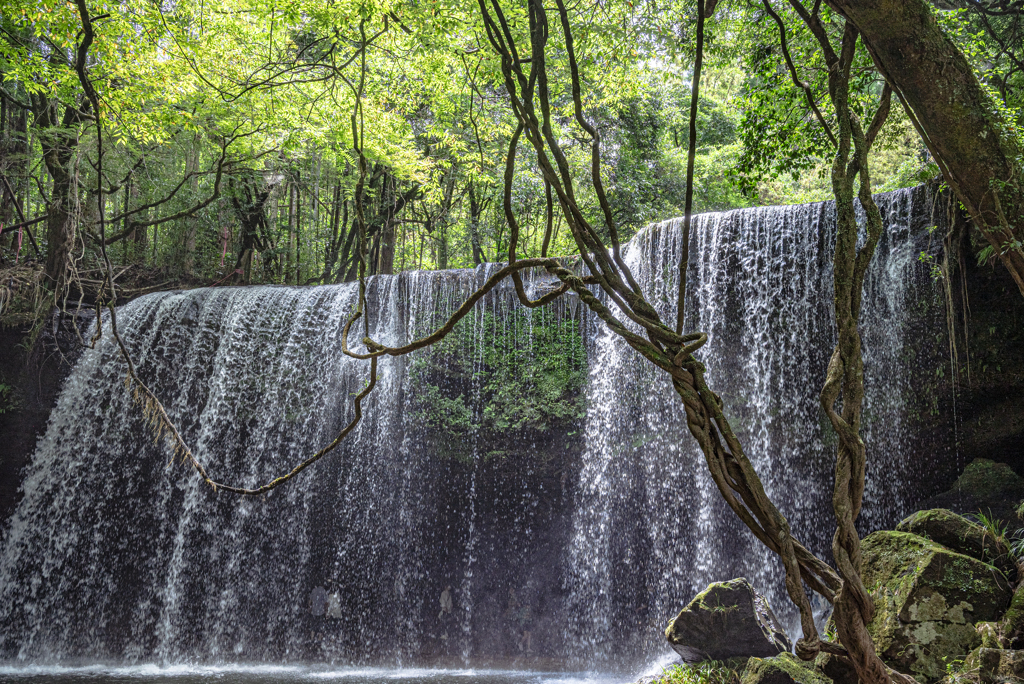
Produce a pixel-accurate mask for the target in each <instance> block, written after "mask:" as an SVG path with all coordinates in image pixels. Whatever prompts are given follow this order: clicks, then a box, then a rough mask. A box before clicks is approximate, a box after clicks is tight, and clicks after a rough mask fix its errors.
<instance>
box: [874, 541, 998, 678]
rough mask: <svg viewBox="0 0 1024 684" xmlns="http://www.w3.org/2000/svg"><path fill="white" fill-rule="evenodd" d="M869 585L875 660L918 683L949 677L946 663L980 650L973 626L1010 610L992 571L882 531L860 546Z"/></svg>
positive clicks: (929, 544)
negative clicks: (907, 675)
mask: <svg viewBox="0 0 1024 684" xmlns="http://www.w3.org/2000/svg"><path fill="white" fill-rule="evenodd" d="M861 551H862V553H863V565H862V569H861V576H862V578H863V580H864V586H865V587H866V588H867V589H868V591H870V592H871V596H872V598H873V599H874V602H875V617H874V619H873V620H872V621H871V624H869V625H868V631H869V632H870V633H871V637H872V640H873V641H874V642H875V648H876V649H877V651H878V654H879V655H880V656H881V657H882V660H884V661H885V662H886V663H888V664H889V665H890V666H891V667H893V668H895V669H897V670H899V671H901V672H905V673H907V674H910V675H913V676H914V677H916V678H917V679H918V681H922V682H926V681H935V680H937V679H940V678H941V677H942V676H943V675H945V673H946V666H945V660H944V659H946V658H950V657H956V656H960V657H963V656H966V655H967V654H968V653H970V652H971V651H972V650H973V649H974V648H976V647H977V646H979V645H980V644H981V636H980V635H979V634H978V631H977V630H976V629H975V627H974V623H977V622H985V621H994V620H998V619H999V618H1000V617H1001V616H1002V614H1003V612H1004V611H1005V610H1006V608H1007V606H1008V605H1009V603H1010V597H1011V591H1010V587H1009V583H1008V582H1007V580H1006V577H1005V576H1004V575H1003V573H1002V572H1000V571H999V570H998V569H996V568H995V567H993V566H991V565H988V564H987V563H983V562H982V561H979V560H977V559H975V558H971V557H969V556H964V555H962V554H959V553H954V552H953V551H950V550H949V549H947V548H945V547H944V546H939V545H938V544H936V543H935V542H933V541H930V540H928V539H925V538H924V537H919V536H917V535H914V534H909V533H906V532H890V531H882V532H875V533H874V534H871V535H868V536H867V537H866V538H865V539H864V541H863V542H862V544H861Z"/></svg>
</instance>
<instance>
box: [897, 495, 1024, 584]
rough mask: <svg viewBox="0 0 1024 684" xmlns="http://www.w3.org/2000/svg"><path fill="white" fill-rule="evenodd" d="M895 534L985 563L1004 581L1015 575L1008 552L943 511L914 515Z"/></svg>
mask: <svg viewBox="0 0 1024 684" xmlns="http://www.w3.org/2000/svg"><path fill="white" fill-rule="evenodd" d="M896 530H897V531H899V532H910V533H911V534H916V535H918V536H919V537H925V538H927V539H931V540H932V541H933V542H935V543H937V544H941V545H942V546H945V547H946V548H947V549H950V550H952V551H956V552H957V553H962V554H963V555H965V556H970V557H971V558H977V559H978V560H980V561H985V562H986V563H988V564H989V565H994V566H996V567H997V568H999V569H1000V570H1002V571H1003V574H1005V575H1006V576H1007V577H1011V578H1012V577H1013V576H1014V575H1015V574H1016V571H1015V569H1014V565H1013V561H1012V560H1011V559H1010V550H1009V549H1008V548H1007V547H1006V545H1005V544H1004V543H1003V542H1002V541H1000V540H998V539H996V538H995V537H994V536H992V534H991V533H990V532H989V531H987V530H986V529H985V528H984V527H982V526H981V525H979V524H977V523H974V522H971V521H970V520H968V519H967V518H965V517H963V516H960V515H957V514H956V513H954V512H953V511H950V510H947V509H945V508H932V509H930V510H927V511H918V512H917V513H914V514H913V515H911V516H910V517H909V518H907V519H906V520H904V521H903V522H901V523H900V524H899V525H897V526H896Z"/></svg>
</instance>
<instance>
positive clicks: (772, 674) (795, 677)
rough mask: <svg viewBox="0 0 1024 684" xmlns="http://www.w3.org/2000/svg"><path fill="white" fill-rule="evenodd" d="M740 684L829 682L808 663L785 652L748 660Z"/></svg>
mask: <svg viewBox="0 0 1024 684" xmlns="http://www.w3.org/2000/svg"><path fill="white" fill-rule="evenodd" d="M740 684H831V680H829V678H828V677H826V676H825V675H823V674H821V673H820V672H816V671H815V670H814V668H813V667H811V664H810V663H804V662H802V661H801V660H800V659H799V658H797V657H796V656H795V655H793V654H792V653H789V652H786V653H780V654H779V655H777V656H772V657H771V658H751V659H750V660H748V661H747V667H746V669H745V670H743V675H742V677H741V678H740Z"/></svg>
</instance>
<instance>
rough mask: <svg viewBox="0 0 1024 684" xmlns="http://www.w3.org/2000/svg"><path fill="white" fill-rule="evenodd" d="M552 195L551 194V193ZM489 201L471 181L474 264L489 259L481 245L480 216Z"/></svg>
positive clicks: (470, 228) (471, 234)
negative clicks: (478, 192) (481, 195)
mask: <svg viewBox="0 0 1024 684" xmlns="http://www.w3.org/2000/svg"><path fill="white" fill-rule="evenodd" d="M549 196H550V195H549ZM486 206H487V202H486V201H485V200H484V199H483V198H482V197H478V196H477V190H476V185H475V184H474V183H473V182H472V181H470V183H469V242H470V245H471V247H472V249H473V264H474V265H476V266H479V265H480V264H482V263H484V262H485V261H487V257H486V256H485V255H484V250H483V247H481V245H480V216H481V215H482V214H483V213H484V209H485V208H486Z"/></svg>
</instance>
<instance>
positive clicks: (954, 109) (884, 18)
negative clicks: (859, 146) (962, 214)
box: [829, 0, 1024, 295]
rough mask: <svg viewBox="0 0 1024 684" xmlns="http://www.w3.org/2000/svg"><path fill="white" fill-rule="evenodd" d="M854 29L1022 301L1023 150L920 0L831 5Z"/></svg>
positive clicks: (845, 0) (834, 1)
mask: <svg viewBox="0 0 1024 684" xmlns="http://www.w3.org/2000/svg"><path fill="white" fill-rule="evenodd" d="M829 4H830V5H832V6H833V7H834V8H835V9H837V10H838V11H839V12H841V13H842V14H843V15H845V16H846V17H848V18H849V19H850V21H852V22H853V24H854V25H855V26H856V27H857V28H858V29H859V30H860V33H861V36H862V38H863V40H864V43H865V44H866V45H867V46H868V49H869V50H870V51H871V53H872V55H873V57H874V58H875V61H876V63H877V64H878V67H879V69H880V70H881V71H882V73H883V74H885V77H886V78H887V79H888V81H889V83H890V84H891V85H892V87H893V89H894V90H895V91H896V93H897V95H899V96H900V99H901V100H902V101H903V103H904V105H905V107H907V108H908V109H909V110H910V112H909V113H910V114H911V119H912V120H915V121H916V123H917V125H918V126H919V133H921V136H922V137H923V138H924V140H925V143H926V144H927V145H928V149H929V150H930V151H931V153H932V156H933V157H935V159H936V161H937V162H938V163H939V165H940V167H941V168H942V171H943V174H944V176H945V178H946V182H947V183H949V185H950V187H951V188H953V191H954V192H955V193H956V195H957V198H958V199H959V200H960V201H961V202H963V204H964V206H965V207H966V208H967V211H968V212H969V213H970V215H971V218H972V219H973V221H974V225H975V226H976V227H977V228H978V230H980V231H981V233H982V234H983V235H984V236H985V239H986V240H988V242H989V244H990V245H992V247H993V248H994V249H995V252H996V254H998V255H999V258H1000V259H1001V260H1002V262H1003V264H1004V265H1005V266H1006V268H1007V269H1008V270H1009V271H1010V274H1011V275H1012V276H1013V279H1014V280H1015V281H1016V282H1017V287H1018V288H1020V291H1021V294H1022V295H1024V181H1022V179H1021V175H1022V174H1021V172H1022V169H1021V167H1020V162H1019V161H1015V160H1019V159H1020V155H1021V154H1022V150H1021V149H1020V146H1019V144H1018V142H1017V140H1016V139H1015V138H1014V135H1013V133H1011V132H1010V131H1009V130H1008V128H1007V125H1006V122H1005V121H1003V120H1002V118H1001V117H1000V116H999V114H998V113H997V111H996V109H995V107H994V106H993V103H992V101H991V99H990V98H989V97H988V96H987V94H986V93H985V91H984V90H983V89H982V86H981V84H980V83H979V82H978V79H977V77H976V76H975V75H974V72H973V70H972V69H971V65H970V64H968V62H967V60H966V58H964V56H963V54H961V53H960V51H959V50H958V49H957V47H956V45H954V44H953V42H952V41H951V40H950V39H949V38H948V37H946V35H945V34H944V33H943V32H942V29H941V28H939V25H938V24H937V23H936V21H935V18H934V17H933V16H932V10H931V8H930V7H929V5H928V4H927V3H926V2H925V1H924V0H857V1H856V2H855V1H854V0H829Z"/></svg>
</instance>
